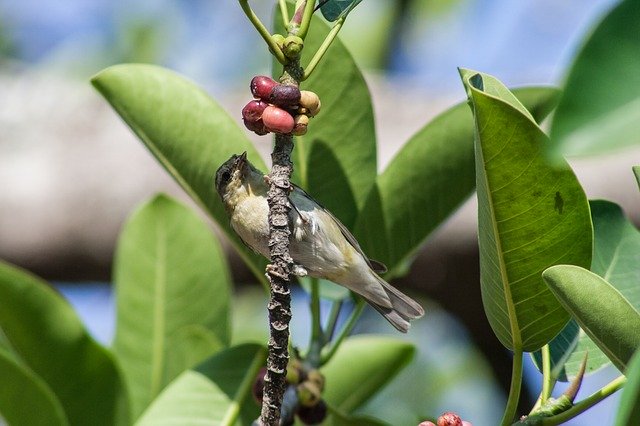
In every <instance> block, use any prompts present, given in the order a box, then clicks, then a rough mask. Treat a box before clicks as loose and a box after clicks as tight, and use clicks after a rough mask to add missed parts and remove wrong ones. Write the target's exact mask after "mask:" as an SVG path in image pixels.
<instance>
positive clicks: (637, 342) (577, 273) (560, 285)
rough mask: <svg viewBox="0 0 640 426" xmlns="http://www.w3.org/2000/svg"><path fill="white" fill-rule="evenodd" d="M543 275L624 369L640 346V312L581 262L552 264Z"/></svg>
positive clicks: (587, 329) (584, 327) (612, 360)
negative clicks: (583, 266)
mask: <svg viewBox="0 0 640 426" xmlns="http://www.w3.org/2000/svg"><path fill="white" fill-rule="evenodd" d="M542 277H543V278H544V280H545V281H546V283H547V285H548V286H549V288H550V289H551V291H553V293H554V294H555V296H556V297H557V298H558V300H559V301H560V303H562V306H564V308H565V309H567V310H568V311H569V312H570V313H571V315H572V316H573V318H575V320H576V321H577V322H578V324H580V327H581V328H582V329H583V330H584V331H585V333H587V334H588V335H589V337H590V338H591V339H592V340H593V341H594V342H595V343H596V344H597V345H598V347H599V348H600V350H602V351H603V352H604V353H605V354H606V355H607V356H608V357H609V359H610V360H611V362H613V364H614V365H615V366H616V367H618V369H619V370H620V371H624V369H625V368H626V366H627V363H628V361H629V360H630V359H631V357H632V356H633V353H634V352H635V351H636V349H638V348H639V347H640V333H638V330H640V313H639V312H638V311H637V310H636V309H635V308H634V307H633V306H631V304H630V303H629V302H628V301H627V300H626V299H625V298H624V297H623V296H622V294H620V292H619V291H618V290H616V289H615V288H614V287H613V286H612V285H611V284H609V283H608V282H607V281H605V280H604V279H602V278H601V277H599V276H598V275H596V274H594V273H593V272H591V271H588V270H586V269H584V268H581V267H579V266H574V265H556V266H552V267H551V268H549V269H547V270H545V271H544V272H543V274H542Z"/></svg>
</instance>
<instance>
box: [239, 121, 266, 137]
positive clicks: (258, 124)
mask: <svg viewBox="0 0 640 426" xmlns="http://www.w3.org/2000/svg"><path fill="white" fill-rule="evenodd" d="M242 122H243V123H244V126H245V127H246V128H247V129H249V130H251V131H252V132H254V133H255V134H257V135H259V136H264V135H266V134H267V133H269V129H267V128H266V127H265V125H264V122H263V121H262V120H258V121H249V120H245V119H244V118H243V119H242Z"/></svg>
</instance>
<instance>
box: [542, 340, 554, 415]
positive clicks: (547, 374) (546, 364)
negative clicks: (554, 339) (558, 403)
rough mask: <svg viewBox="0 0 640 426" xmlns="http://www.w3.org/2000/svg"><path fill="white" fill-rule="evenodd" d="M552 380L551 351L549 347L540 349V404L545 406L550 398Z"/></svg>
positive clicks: (545, 346)
mask: <svg viewBox="0 0 640 426" xmlns="http://www.w3.org/2000/svg"><path fill="white" fill-rule="evenodd" d="M553 382H554V379H553V377H552V376H551V350H550V348H549V345H544V346H543V347H542V392H541V393H540V403H541V404H545V403H546V402H547V400H548V399H549V398H550V397H551V392H552V391H553Z"/></svg>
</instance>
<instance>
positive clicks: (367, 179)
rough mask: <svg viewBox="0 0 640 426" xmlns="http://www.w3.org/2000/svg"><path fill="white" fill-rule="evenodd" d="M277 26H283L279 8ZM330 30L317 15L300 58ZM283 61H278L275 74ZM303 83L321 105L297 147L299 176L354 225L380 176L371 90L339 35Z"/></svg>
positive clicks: (280, 28) (307, 58)
mask: <svg viewBox="0 0 640 426" xmlns="http://www.w3.org/2000/svg"><path fill="white" fill-rule="evenodd" d="M274 15H275V17H276V22H275V28H276V31H279V32H282V31H283V26H282V22H281V21H279V19H280V14H279V13H275V14H274ZM328 32H329V28H328V26H327V25H326V24H325V23H324V22H322V20H321V19H320V18H317V17H314V18H313V21H312V23H311V26H310V29H309V33H308V34H307V37H306V38H305V41H304V50H303V51H302V57H301V63H302V64H303V65H305V64H308V63H309V61H310V60H311V57H312V56H313V54H314V53H315V52H316V51H317V50H318V48H319V47H320V44H321V43H322V41H323V40H324V38H325V36H326V35H327V33H328ZM281 72H282V67H281V65H279V64H278V63H277V62H275V64H274V75H277V76H279V75H280V73H281ZM301 89H305V90H311V91H313V92H315V93H317V94H318V96H319V97H320V99H321V101H322V110H321V111H320V113H319V114H318V115H317V116H316V117H314V118H312V119H311V122H310V123H309V131H308V132H307V134H306V135H304V136H301V137H298V138H297V141H296V144H295V150H294V163H295V171H296V176H294V177H296V178H297V182H298V183H299V184H300V186H302V187H303V188H304V189H305V190H307V191H308V192H309V193H310V194H312V195H313V197H314V198H315V199H316V200H318V201H319V202H320V204H322V205H323V206H325V207H326V208H327V209H329V210H330V211H331V212H332V213H333V214H335V215H336V217H338V218H339V219H340V220H341V221H342V223H344V224H345V225H346V226H347V228H349V229H352V228H353V225H354V223H355V220H356V217H357V215H358V210H359V208H361V207H362V205H363V204H364V201H365V198H366V196H367V194H368V193H369V190H370V189H371V187H372V186H373V183H374V182H375V179H376V174H377V170H376V132H375V125H374V119H373V107H372V106H371V95H370V94H369V89H368V88H367V84H366V82H365V81H364V78H363V76H362V73H361V72H360V69H359V68H358V66H357V65H356V63H355V62H354V60H353V58H352V57H351V55H350V54H349V52H348V51H347V49H346V48H345V47H344V45H343V44H342V42H341V41H340V40H339V39H337V38H336V39H335V40H334V41H333V43H332V44H331V47H330V48H329V50H328V51H327V53H326V54H325V55H324V56H323V58H322V61H321V62H320V64H319V65H318V67H317V68H316V69H315V71H314V72H313V74H312V75H311V77H310V78H309V79H308V80H307V81H305V82H304V83H303V84H302V86H301Z"/></svg>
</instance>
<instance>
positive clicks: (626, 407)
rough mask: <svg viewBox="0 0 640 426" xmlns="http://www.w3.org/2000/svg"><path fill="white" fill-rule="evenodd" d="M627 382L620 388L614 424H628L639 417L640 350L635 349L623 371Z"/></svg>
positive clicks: (619, 425)
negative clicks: (618, 404)
mask: <svg viewBox="0 0 640 426" xmlns="http://www.w3.org/2000/svg"><path fill="white" fill-rule="evenodd" d="M624 374H625V376H627V383H625V385H624V389H623V390H622V396H621V397H620V406H619V407H618V414H617V415H616V426H629V425H632V424H634V422H637V421H638V419H640V350H637V351H636V353H635V355H634V356H633V358H631V362H629V365H628V366H627V370H626V371H625V372H624Z"/></svg>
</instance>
